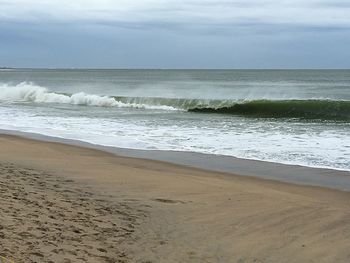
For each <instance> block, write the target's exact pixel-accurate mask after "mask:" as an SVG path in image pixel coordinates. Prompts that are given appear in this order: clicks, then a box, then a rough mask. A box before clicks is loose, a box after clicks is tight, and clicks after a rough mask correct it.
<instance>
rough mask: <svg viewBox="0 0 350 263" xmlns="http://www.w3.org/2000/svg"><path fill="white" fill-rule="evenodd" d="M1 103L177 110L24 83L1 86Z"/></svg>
mask: <svg viewBox="0 0 350 263" xmlns="http://www.w3.org/2000/svg"><path fill="white" fill-rule="evenodd" d="M0 101H5V102H35V103H65V104H73V105H85V106H100V107H121V108H122V107H125V108H140V109H151V110H152V109H154V110H176V109H175V108H173V107H170V106H165V105H146V104H137V103H124V102H120V101H117V100H116V99H115V98H112V97H108V96H100V95H95V94H87V93H85V92H78V93H74V94H72V95H67V94H59V93H55V92H50V91H49V90H48V89H47V88H45V87H41V86H38V85H35V84H33V83H28V82H22V83H20V84H17V85H13V86H11V85H7V84H5V85H1V86H0Z"/></svg>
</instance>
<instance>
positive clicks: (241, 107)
mask: <svg viewBox="0 0 350 263" xmlns="http://www.w3.org/2000/svg"><path fill="white" fill-rule="evenodd" d="M189 111H191V112H201V113H221V114H233V115H242V116H253V117H263V118H305V119H326V120H332V119H334V120H337V119H339V120H350V101H332V100H254V101H248V102H243V103H236V104H233V105H231V106H226V107H220V108H213V107H203V108H192V109H189Z"/></svg>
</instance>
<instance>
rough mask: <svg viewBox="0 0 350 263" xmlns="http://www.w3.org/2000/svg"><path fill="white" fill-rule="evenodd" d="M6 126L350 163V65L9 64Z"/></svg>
mask: <svg viewBox="0 0 350 263" xmlns="http://www.w3.org/2000/svg"><path fill="white" fill-rule="evenodd" d="M0 128H1V129H7V130H17V131H24V132H32V133H39V134H44V135H49V136H55V137H61V138H67V139H76V140H81V141H86V142H90V143H94V144H98V145H106V146H115V147H123V148H132V149H146V150H147V149H150V150H151V149H158V150H170V151H191V152H201V153H208V154H216V155H228V156H235V157H240V158H247V159H255V160H264V161H272V162H279V163H287V164H298V165H304V166H310V167H325V168H333V169H339V170H350V70H102V69H101V70H92V69H90V70H78V69H65V70H62V69H6V70H1V71H0Z"/></svg>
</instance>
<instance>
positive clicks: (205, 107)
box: [0, 82, 350, 121]
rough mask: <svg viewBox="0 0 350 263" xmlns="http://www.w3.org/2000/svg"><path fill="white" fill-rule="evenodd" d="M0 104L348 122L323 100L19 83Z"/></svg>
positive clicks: (349, 108)
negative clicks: (106, 91) (112, 92)
mask: <svg viewBox="0 0 350 263" xmlns="http://www.w3.org/2000/svg"><path fill="white" fill-rule="evenodd" d="M0 101H6V102H34V103H65V104H73V105H85V106H100V107H121V108H139V109H151V110H167V111H170V110H172V111H174V110H177V111H189V112H197V113H217V114H231V115H237V116H251V117H261V118H304V119H325V120H346V121H348V120H350V101H341V100H327V99H310V100H306V99H304V100H303V99H290V100H265V99H264V100H240V101H237V100H230V99H228V100H210V99H209V100H208V99H185V98H160V97H126V96H101V95H95V94H87V93H84V92H79V93H74V94H60V93H55V92H49V91H48V90H47V89H46V88H45V87H40V86H37V85H34V84H32V83H27V82H23V83H20V84H18V85H14V86H10V85H0Z"/></svg>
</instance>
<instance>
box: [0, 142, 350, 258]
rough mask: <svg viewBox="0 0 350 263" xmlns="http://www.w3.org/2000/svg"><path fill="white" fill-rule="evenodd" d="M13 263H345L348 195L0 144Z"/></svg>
mask: <svg viewBox="0 0 350 263" xmlns="http://www.w3.org/2000/svg"><path fill="white" fill-rule="evenodd" d="M0 193H1V195H0V204H1V206H0V218H1V221H0V245H1V246H0V256H3V257H6V258H8V259H12V260H14V261H15V262H143V263H145V262H237V263H243V262H350V193H349V192H342V191H337V190H331V189H327V188H321V187H311V186H300V185H293V184H287V183H281V182H276V181H269V180H262V179H257V178H253V177H244V176H240V175H233V174H228V173H220V172H213V171H211V172H210V171H205V170H200V169H195V168H189V167H183V166H178V165H175V164H169V163H164V162H160V161H151V160H144V159H137V158H128V157H120V156H115V155H113V154H110V153H107V152H103V151H98V150H94V149H87V148H83V147H77V146H70V145H64V144H60V143H53V142H41V141H35V140H30V139H24V138H19V137H15V136H8V135H2V136H0Z"/></svg>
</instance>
